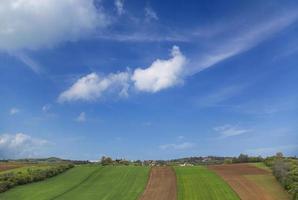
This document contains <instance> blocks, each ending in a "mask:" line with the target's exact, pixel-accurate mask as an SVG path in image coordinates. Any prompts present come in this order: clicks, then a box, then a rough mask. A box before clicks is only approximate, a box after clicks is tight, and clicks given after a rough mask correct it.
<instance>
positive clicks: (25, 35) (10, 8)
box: [0, 0, 108, 51]
mask: <svg viewBox="0 0 298 200" xmlns="http://www.w3.org/2000/svg"><path fill="white" fill-rule="evenodd" d="M107 23H108V20H107V17H106V16H105V14H104V13H103V11H102V10H101V9H100V8H96V7H95V5H94V3H93V0H62V1H61V0H42V1H38V0H1V1H0V50H1V49H2V50H6V51H12V50H20V49H38V48H42V47H51V46H54V45H56V44H58V43H60V42H63V41H75V40H78V39H80V38H82V37H84V36H86V35H88V34H90V33H92V32H93V31H94V30H95V29H96V28H98V27H103V26H105V25H106V24H107Z"/></svg>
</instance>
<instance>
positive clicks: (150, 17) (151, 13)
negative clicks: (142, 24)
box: [145, 6, 158, 21]
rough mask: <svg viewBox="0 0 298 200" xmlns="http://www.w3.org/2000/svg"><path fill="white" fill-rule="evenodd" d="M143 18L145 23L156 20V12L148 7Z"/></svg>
mask: <svg viewBox="0 0 298 200" xmlns="http://www.w3.org/2000/svg"><path fill="white" fill-rule="evenodd" d="M145 17H146V20H147V21H150V20H158V16H157V14H156V12H155V11H154V10H153V9H152V8H151V7H150V6H146V7H145Z"/></svg>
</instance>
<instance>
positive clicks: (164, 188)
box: [139, 167, 177, 200]
mask: <svg viewBox="0 0 298 200" xmlns="http://www.w3.org/2000/svg"><path fill="white" fill-rule="evenodd" d="M176 199H177V184H176V174H175V171H174V169H172V168H171V167H153V168H152V169H151V172H150V177H149V180H148V184H147V186H146V189H145V191H144V193H143V194H142V196H141V197H140V199H139V200H176Z"/></svg>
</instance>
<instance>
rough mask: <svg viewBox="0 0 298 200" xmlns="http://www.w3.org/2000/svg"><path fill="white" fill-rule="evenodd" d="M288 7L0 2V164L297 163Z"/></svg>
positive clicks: (297, 93) (296, 21)
mask: <svg viewBox="0 0 298 200" xmlns="http://www.w3.org/2000/svg"><path fill="white" fill-rule="evenodd" d="M297 35H298V3H297V2H295V1H282V2H281V1H275V0H268V1H266V0H265V1H254V0H252V1H238V0H237V1H236V0H235V1H233V0H232V1H229V3H227V2H226V1H215V0H214V1H207V0H206V1H203V0H200V1H197V0H194V1H191V0H190V1H187V2H185V1H178V0H175V1H174V0H163V1H162V2H161V1H159V0H146V1H141V0H94V1H93V0H43V1H39V0H2V1H0V70H1V73H0V97H1V98H0V158H2V159H3V158H25V157H26V158H28V157H30V158H31V157H49V156H56V157H61V158H66V159H82V160H96V159H99V158H100V157H101V156H103V155H105V156H111V157H113V158H126V159H134V160H135V159H142V160H143V159H172V158H179V157H187V156H208V155H217V156H237V155H239V154H240V153H245V154H249V155H261V156H268V155H273V154H275V153H276V152H279V151H282V152H283V153H284V154H285V155H289V156H295V155H296V156H297V155H298V142H297V141H298V132H297V130H298V104H297V102H298V90H297V86H298V66H297V65H298V60H297V58H298V37H297Z"/></svg>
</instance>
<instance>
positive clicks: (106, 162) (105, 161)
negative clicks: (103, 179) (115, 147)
mask: <svg viewBox="0 0 298 200" xmlns="http://www.w3.org/2000/svg"><path fill="white" fill-rule="evenodd" d="M100 163H101V164H102V165H111V164H113V160H112V158H111V157H105V156H103V157H101V161H100Z"/></svg>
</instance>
